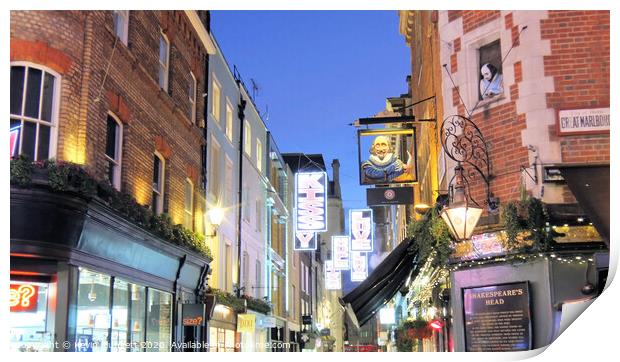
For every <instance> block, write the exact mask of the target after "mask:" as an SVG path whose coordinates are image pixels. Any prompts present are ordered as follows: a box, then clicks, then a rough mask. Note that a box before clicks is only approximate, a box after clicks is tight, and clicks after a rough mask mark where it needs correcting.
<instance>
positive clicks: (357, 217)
mask: <svg viewBox="0 0 620 362" xmlns="http://www.w3.org/2000/svg"><path fill="white" fill-rule="evenodd" d="M349 223H350V225H349V230H350V232H351V251H364V252H372V250H373V248H372V244H373V234H374V233H373V227H372V210H371V209H363V210H350V212H349Z"/></svg>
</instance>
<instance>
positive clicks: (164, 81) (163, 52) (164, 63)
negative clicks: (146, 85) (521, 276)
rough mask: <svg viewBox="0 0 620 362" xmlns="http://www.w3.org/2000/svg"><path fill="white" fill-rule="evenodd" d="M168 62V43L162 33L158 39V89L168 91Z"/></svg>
mask: <svg viewBox="0 0 620 362" xmlns="http://www.w3.org/2000/svg"><path fill="white" fill-rule="evenodd" d="M169 61H170V42H169V41H168V38H166V36H165V35H164V34H163V33H162V34H161V35H160V37H159V87H160V88H161V89H163V90H165V91H166V92H167V91H168V71H169V66H170V64H169Z"/></svg>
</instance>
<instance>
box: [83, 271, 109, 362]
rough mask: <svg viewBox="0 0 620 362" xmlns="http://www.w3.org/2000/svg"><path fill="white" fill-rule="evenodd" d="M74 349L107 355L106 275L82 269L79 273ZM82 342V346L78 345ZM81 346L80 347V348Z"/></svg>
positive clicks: (107, 308) (107, 290)
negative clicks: (105, 353) (75, 343)
mask: <svg viewBox="0 0 620 362" xmlns="http://www.w3.org/2000/svg"><path fill="white" fill-rule="evenodd" d="M78 278H79V282H78V283H79V284H78V297H77V320H76V329H77V334H76V340H77V345H76V349H77V350H78V351H79V350H83V349H81V348H85V349H86V350H90V351H92V352H107V350H108V348H107V347H108V338H109V336H110V333H111V331H110V322H111V320H110V319H111V316H110V282H111V277H110V276H109V275H105V274H101V273H98V272H94V271H89V270H86V269H82V270H81V271H80V272H79V277H78ZM80 342H83V343H80ZM82 344H84V347H82V346H81V345H82Z"/></svg>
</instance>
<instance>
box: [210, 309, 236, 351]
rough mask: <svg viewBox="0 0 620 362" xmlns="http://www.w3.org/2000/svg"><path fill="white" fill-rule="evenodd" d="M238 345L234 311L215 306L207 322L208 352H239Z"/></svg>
mask: <svg viewBox="0 0 620 362" xmlns="http://www.w3.org/2000/svg"><path fill="white" fill-rule="evenodd" d="M240 345H241V341H240V336H239V334H238V333H237V315H236V313H235V311H234V310H233V309H232V308H230V307H228V306H225V305H222V304H216V305H215V309H214V310H213V316H212V317H211V320H210V321H209V352H239V347H240Z"/></svg>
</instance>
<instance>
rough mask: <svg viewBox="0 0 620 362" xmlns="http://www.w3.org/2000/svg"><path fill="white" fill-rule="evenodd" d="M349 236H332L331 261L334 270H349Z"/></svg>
mask: <svg viewBox="0 0 620 362" xmlns="http://www.w3.org/2000/svg"><path fill="white" fill-rule="evenodd" d="M349 243H350V242H349V237H348V236H344V235H339V236H332V261H333V263H334V269H335V270H349V269H350V268H351V266H350V262H349V259H350V258H349Z"/></svg>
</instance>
